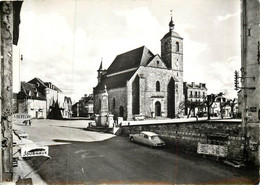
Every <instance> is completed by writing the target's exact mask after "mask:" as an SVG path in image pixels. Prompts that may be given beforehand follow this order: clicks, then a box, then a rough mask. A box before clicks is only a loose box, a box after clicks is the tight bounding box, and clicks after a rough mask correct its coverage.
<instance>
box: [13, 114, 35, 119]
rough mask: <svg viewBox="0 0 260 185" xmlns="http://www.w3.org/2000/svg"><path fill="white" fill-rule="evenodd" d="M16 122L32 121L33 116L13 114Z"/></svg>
mask: <svg viewBox="0 0 260 185" xmlns="http://www.w3.org/2000/svg"><path fill="white" fill-rule="evenodd" d="M13 119H14V120H30V119H32V116H31V115H29V114H19V113H18V114H13Z"/></svg>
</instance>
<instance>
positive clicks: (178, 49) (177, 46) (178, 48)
mask: <svg viewBox="0 0 260 185" xmlns="http://www.w3.org/2000/svg"><path fill="white" fill-rule="evenodd" d="M179 51H180V44H179V42H176V52H179Z"/></svg>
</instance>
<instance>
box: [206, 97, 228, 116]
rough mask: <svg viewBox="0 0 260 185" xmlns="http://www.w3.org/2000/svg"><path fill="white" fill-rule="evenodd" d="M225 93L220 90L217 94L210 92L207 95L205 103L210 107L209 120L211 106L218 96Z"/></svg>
mask: <svg viewBox="0 0 260 185" xmlns="http://www.w3.org/2000/svg"><path fill="white" fill-rule="evenodd" d="M223 95H224V93H223V92H220V93H219V94H217V95H216V94H209V95H207V98H206V101H205V103H206V105H207V109H208V120H210V108H211V106H212V105H213V103H214V102H215V100H216V98H218V97H220V96H223Z"/></svg>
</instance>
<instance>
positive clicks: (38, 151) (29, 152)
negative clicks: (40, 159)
mask: <svg viewBox="0 0 260 185" xmlns="http://www.w3.org/2000/svg"><path fill="white" fill-rule="evenodd" d="M48 154H49V147H48V146H34V147H28V146H27V147H22V148H21V156H22V157H37V156H45V157H49V155H48Z"/></svg>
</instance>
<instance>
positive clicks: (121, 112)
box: [119, 106, 124, 117]
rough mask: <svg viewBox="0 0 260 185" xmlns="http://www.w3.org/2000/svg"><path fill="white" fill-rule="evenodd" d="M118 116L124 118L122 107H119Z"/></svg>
mask: <svg viewBox="0 0 260 185" xmlns="http://www.w3.org/2000/svg"><path fill="white" fill-rule="evenodd" d="M119 116H120V117H124V107H123V106H120V107H119Z"/></svg>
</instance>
